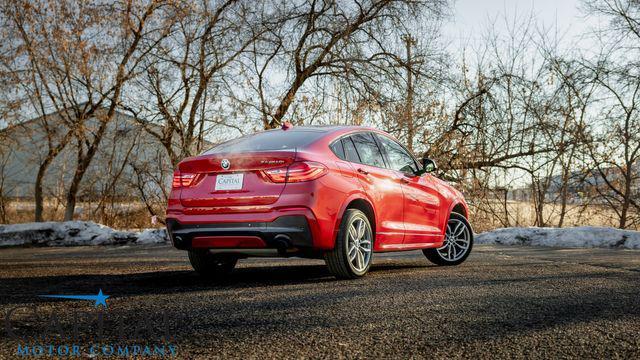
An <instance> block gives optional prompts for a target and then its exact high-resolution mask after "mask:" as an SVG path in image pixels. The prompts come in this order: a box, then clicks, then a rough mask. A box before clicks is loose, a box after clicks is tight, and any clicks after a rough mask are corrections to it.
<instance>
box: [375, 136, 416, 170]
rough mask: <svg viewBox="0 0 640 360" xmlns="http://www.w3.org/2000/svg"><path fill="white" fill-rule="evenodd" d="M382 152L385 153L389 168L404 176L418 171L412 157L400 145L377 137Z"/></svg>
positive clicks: (386, 138) (382, 137) (385, 138)
mask: <svg viewBox="0 0 640 360" xmlns="http://www.w3.org/2000/svg"><path fill="white" fill-rule="evenodd" d="M377 136H378V139H379V140H380V143H381V144H382V147H383V148H384V151H385V152H386V153H387V159H388V160H389V162H390V164H389V168H390V169H392V170H396V171H401V172H403V173H405V174H415V173H416V171H417V170H418V168H417V166H416V162H415V161H414V160H413V157H412V156H411V155H410V154H409V153H408V152H407V151H406V150H405V149H404V148H403V147H402V145H400V144H398V143H397V142H395V141H393V140H392V139H390V138H388V137H386V136H383V135H377Z"/></svg>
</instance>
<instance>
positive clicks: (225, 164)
mask: <svg viewBox="0 0 640 360" xmlns="http://www.w3.org/2000/svg"><path fill="white" fill-rule="evenodd" d="M220 166H222V168H223V169H225V170H229V168H230V167H231V163H230V162H229V160H227V159H222V162H220Z"/></svg>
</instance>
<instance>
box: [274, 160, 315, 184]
mask: <svg viewBox="0 0 640 360" xmlns="http://www.w3.org/2000/svg"><path fill="white" fill-rule="evenodd" d="M327 171H328V170H327V167H326V166H324V165H323V164H321V163H319V162H315V161H300V162H295V163H293V164H291V165H289V166H287V167H280V168H275V169H269V170H263V171H262V173H263V174H265V175H266V176H267V178H269V180H271V181H272V182H274V183H286V182H287V183H294V182H303V181H311V180H315V179H317V178H319V177H321V176H323V175H324V174H326V173H327Z"/></svg>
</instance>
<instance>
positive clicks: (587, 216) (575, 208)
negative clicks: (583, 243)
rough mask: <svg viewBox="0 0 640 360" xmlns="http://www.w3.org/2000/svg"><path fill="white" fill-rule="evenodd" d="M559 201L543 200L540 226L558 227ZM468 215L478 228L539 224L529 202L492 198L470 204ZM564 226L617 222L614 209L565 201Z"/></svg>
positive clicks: (613, 224) (612, 225) (601, 224)
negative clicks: (502, 200)
mask: <svg viewBox="0 0 640 360" xmlns="http://www.w3.org/2000/svg"><path fill="white" fill-rule="evenodd" d="M560 211H561V207H560V205H559V204H545V206H544V212H543V213H544V216H543V217H544V220H545V222H544V224H542V225H543V226H549V227H557V226H558V225H559V221H560ZM471 217H472V221H473V224H474V228H475V230H476V231H477V232H482V231H487V230H491V229H495V228H500V227H509V226H516V227H522V226H540V224H536V223H535V218H536V215H535V208H534V206H533V204H531V203H528V202H516V201H508V202H507V207H506V211H505V207H504V203H503V202H500V201H494V202H489V203H483V204H477V205H476V204H471ZM562 226H563V227H572V226H611V227H616V226H618V219H617V215H616V213H615V212H614V211H613V210H611V209H610V208H607V207H604V206H600V205H575V204H570V205H567V212H566V215H565V218H564V221H563V224H562Z"/></svg>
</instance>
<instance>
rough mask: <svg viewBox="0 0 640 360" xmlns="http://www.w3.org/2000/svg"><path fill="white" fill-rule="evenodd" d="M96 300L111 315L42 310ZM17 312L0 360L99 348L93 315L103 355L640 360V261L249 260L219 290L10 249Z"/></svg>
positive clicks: (191, 279)
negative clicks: (339, 263)
mask: <svg viewBox="0 0 640 360" xmlns="http://www.w3.org/2000/svg"><path fill="white" fill-rule="evenodd" d="M98 289H102V290H103V292H104V294H106V295H109V296H110V298H109V299H108V300H107V303H108V308H107V309H106V310H101V309H102V308H99V309H98V310H96V308H95V307H94V304H93V303H92V302H90V301H73V300H52V299H44V298H39V297H38V295H42V294H96V293H97V292H98ZM16 308H17V310H15V309H16ZM12 309H14V311H13V313H12V315H11V316H10V320H11V321H10V322H9V324H10V326H11V331H12V333H13V334H14V335H16V336H19V338H18V339H16V338H13V337H12V336H9V335H10V334H8V333H7V329H6V328H4V329H3V333H2V335H1V336H0V358H2V357H5V358H12V357H14V356H15V353H16V349H17V346H18V345H19V344H23V345H24V344H34V341H40V342H41V343H56V344H65V343H69V342H74V343H79V344H87V343H97V342H98V341H97V340H96V336H97V334H98V332H99V331H98V330H97V326H96V325H95V324H96V323H94V321H96V320H95V319H96V317H95V316H96V313H99V314H100V316H102V317H103V319H102V321H103V322H102V325H101V330H100V333H101V334H102V338H101V340H100V343H101V344H103V343H104V344H125V345H127V346H135V345H141V346H142V347H144V346H146V345H150V344H151V345H156V344H160V343H163V344H165V343H170V344H172V345H174V346H175V351H176V358H205V357H220V358H227V357H237V358H258V357H259V358H291V357H296V358H298V357H310V358H335V357H345V358H365V357H367V358H369V357H383V358H407V357H429V358H452V357H454V358H455V357H483V358H489V357H491V358H496V357H499V358H513V357H522V358H524V357H527V358H528V357H532V356H540V357H551V356H553V357H556V356H562V357H576V358H577V357H581V358H582V357H587V358H602V357H620V358H638V357H640V251H625V250H605V249H590V250H579V249H574V250H562V249H555V250H553V249H546V248H524V247H495V246H477V247H476V248H475V249H474V253H473V254H472V255H471V256H470V258H469V259H468V261H467V262H466V263H465V264H463V265H462V266H459V267H454V268H441V267H435V266H432V265H431V264H429V263H428V262H427V260H426V259H425V258H424V257H423V256H422V254H421V253H420V252H408V253H398V254H389V255H381V254H377V256H376V258H375V260H374V266H373V267H372V269H371V272H370V274H369V275H368V276H367V277H365V278H363V279H360V280H355V281H336V280H334V279H333V278H332V277H330V276H329V274H328V273H327V271H326V269H325V267H324V265H323V262H322V261H317V260H302V259H285V260H281V259H251V260H245V261H241V262H240V265H239V268H238V269H237V270H236V272H235V273H234V275H233V277H232V278H231V279H229V281H228V282H225V283H222V284H216V283H211V282H209V281H206V280H203V279H201V278H199V277H197V276H196V275H195V274H194V273H193V272H191V270H190V267H189V265H188V262H187V258H186V255H185V253H183V252H180V251H177V250H174V249H172V248H170V247H166V246H156V247H119V248H57V249H53V248H51V249H49V248H47V249H3V250H0V310H1V314H2V316H3V320H4V318H5V317H6V314H7V313H8V312H9V311H11V310H12ZM34 314H37V315H34ZM83 316H84V317H83ZM85 317H86V320H84V319H85ZM52 318H53V319H55V321H52V320H51V319H52ZM3 322H4V321H3ZM52 323H55V324H53V325H52ZM78 323H80V330H78V331H77V332H76V333H77V337H73V338H71V335H70V334H71V333H73V331H72V330H73V329H74V326H76V325H77V324H78ZM5 327H6V322H5ZM60 333H63V334H60ZM38 334H39V335H40V336H43V335H44V336H45V338H44V339H39V340H38V339H35V340H34V339H33V337H35V336H36V335H38ZM52 334H53V335H52ZM167 336H168V337H169V339H168V340H166V337H167ZM70 339H71V340H70ZM129 349H130V350H131V349H133V348H132V347H130V348H129ZM82 351H86V349H85V350H82ZM84 354H85V355H86V353H84ZM156 355H157V354H156Z"/></svg>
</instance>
